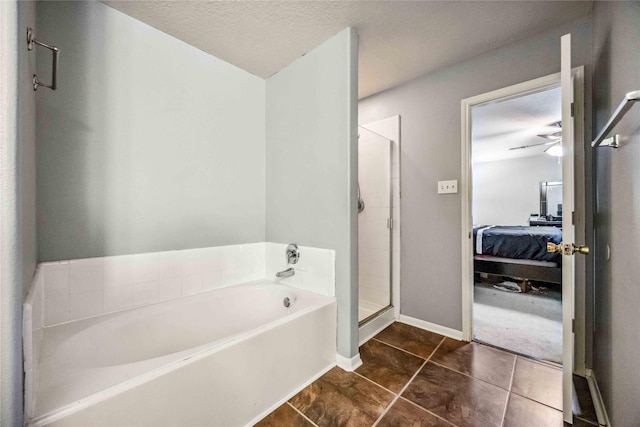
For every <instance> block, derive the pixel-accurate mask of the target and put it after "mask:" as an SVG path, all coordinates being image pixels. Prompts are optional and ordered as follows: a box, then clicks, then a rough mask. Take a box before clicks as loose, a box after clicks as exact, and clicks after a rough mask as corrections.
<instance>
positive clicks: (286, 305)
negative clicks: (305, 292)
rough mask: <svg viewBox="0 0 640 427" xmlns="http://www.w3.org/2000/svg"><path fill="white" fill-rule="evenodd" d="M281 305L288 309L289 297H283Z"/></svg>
mask: <svg viewBox="0 0 640 427" xmlns="http://www.w3.org/2000/svg"><path fill="white" fill-rule="evenodd" d="M282 304H284V306H285V307H289V306H290V305H291V300H290V299H289V297H284V300H282Z"/></svg>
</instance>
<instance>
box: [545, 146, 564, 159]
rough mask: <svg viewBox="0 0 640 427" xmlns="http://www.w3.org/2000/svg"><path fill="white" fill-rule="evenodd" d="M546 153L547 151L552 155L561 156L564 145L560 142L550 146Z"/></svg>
mask: <svg viewBox="0 0 640 427" xmlns="http://www.w3.org/2000/svg"><path fill="white" fill-rule="evenodd" d="M545 153H547V154H548V155H550V156H554V157H561V156H562V145H560V144H558V145H552V146H551V147H549V148H548V149H547V150H546V151H545Z"/></svg>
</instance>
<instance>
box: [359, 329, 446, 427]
mask: <svg viewBox="0 0 640 427" xmlns="http://www.w3.org/2000/svg"><path fill="white" fill-rule="evenodd" d="M444 340H445V337H442V339H441V340H440V342H439V343H438V345H437V346H436V347H435V348H434V349H433V351H432V352H431V354H430V355H429V357H428V358H426V359H424V362H422V365H420V368H418V370H417V371H416V372H415V374H413V376H412V377H411V378H410V379H409V381H407V383H406V384H405V385H404V387H402V390H400V392H399V393H398V394H397V395H396V396H395V397H394V399H393V400H392V401H391V402H390V403H389V406H387V407H386V408H385V409H384V411H382V413H381V414H380V416H379V417H378V419H377V420H376V422H375V423H373V425H372V426H371V427H376V426H377V425H378V423H379V422H380V420H382V418H383V417H384V416H385V415H387V412H389V410H390V409H391V407H392V406H393V405H394V404H395V403H396V401H397V400H398V399H399V398H400V395H401V394H402V393H404V391H405V390H406V389H407V387H409V384H411V382H412V381H413V380H414V379H415V378H416V377H417V376H418V374H419V373H420V371H421V370H422V368H424V367H425V365H426V364H427V362H428V361H429V359H431V357H432V356H433V355H434V353H435V352H436V350H438V349H439V348H440V345H442V343H443V342H444ZM384 344H386V343H384ZM392 347H393V346H392ZM407 353H409V352H407Z"/></svg>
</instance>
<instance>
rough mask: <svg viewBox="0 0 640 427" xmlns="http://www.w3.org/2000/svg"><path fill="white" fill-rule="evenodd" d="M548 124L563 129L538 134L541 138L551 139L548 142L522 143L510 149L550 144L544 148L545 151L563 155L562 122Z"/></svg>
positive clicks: (550, 153)
mask: <svg viewBox="0 0 640 427" xmlns="http://www.w3.org/2000/svg"><path fill="white" fill-rule="evenodd" d="M548 126H553V127H556V128H560V129H561V130H559V131H555V132H553V133H549V134H544V135H538V136H539V137H540V138H544V139H548V140H549V141H548V142H541V143H539V144H528V145H522V146H520V147H511V148H509V151H511V150H521V149H523V148H531V147H539V146H542V145H548V148H547V149H546V150H544V152H545V153H547V154H549V155H552V156H562V122H553V123H550V124H549V125H548Z"/></svg>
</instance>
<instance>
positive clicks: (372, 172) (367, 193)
mask: <svg viewBox="0 0 640 427" xmlns="http://www.w3.org/2000/svg"><path fill="white" fill-rule="evenodd" d="M359 134H360V139H359V141H358V181H359V184H360V193H361V198H362V200H363V201H364V210H363V211H362V212H361V213H360V214H359V215H358V255H359V261H358V262H359V290H360V294H359V299H360V301H361V308H360V310H361V311H362V310H363V308H364V309H366V308H368V307H370V309H371V310H374V311H373V312H375V311H377V310H379V309H381V308H384V307H386V306H388V305H389V304H390V303H391V234H390V229H389V221H390V219H391V141H389V140H388V139H386V138H383V137H381V136H380V135H377V134H375V133H373V132H371V131H369V130H367V129H364V128H362V127H361V128H359ZM367 303H371V305H368V307H367ZM371 314H373V313H371ZM360 317H361V318H362V317H366V316H363V315H362V313H361V315H360Z"/></svg>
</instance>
